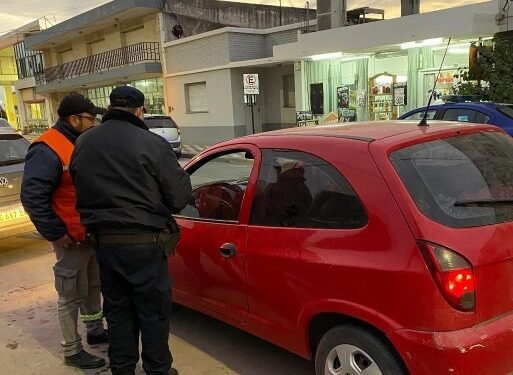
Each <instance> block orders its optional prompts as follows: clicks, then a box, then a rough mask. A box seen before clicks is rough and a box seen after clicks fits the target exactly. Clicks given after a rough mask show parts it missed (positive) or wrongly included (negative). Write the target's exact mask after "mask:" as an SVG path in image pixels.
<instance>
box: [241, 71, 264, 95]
mask: <svg viewBox="0 0 513 375" xmlns="http://www.w3.org/2000/svg"><path fill="white" fill-rule="evenodd" d="M243 80H244V95H258V94H259V93H260V88H259V82H258V74H243Z"/></svg>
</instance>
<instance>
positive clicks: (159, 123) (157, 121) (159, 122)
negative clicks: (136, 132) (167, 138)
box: [144, 117, 178, 129]
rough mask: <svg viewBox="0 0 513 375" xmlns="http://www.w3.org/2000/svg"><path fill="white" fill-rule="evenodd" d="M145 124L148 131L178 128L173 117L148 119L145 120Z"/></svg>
mask: <svg viewBox="0 0 513 375" xmlns="http://www.w3.org/2000/svg"><path fill="white" fill-rule="evenodd" d="M144 123H145V124H146V126H147V127H148V129H165V128H174V129H177V128H178V126H177V125H176V122H174V121H173V119H172V118H171V117H148V118H145V119H144Z"/></svg>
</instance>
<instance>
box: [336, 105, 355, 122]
mask: <svg viewBox="0 0 513 375" xmlns="http://www.w3.org/2000/svg"><path fill="white" fill-rule="evenodd" d="M338 121H339V122H354V121H356V111H355V110H354V109H350V108H339V110H338Z"/></svg>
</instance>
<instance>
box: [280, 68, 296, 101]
mask: <svg viewBox="0 0 513 375" xmlns="http://www.w3.org/2000/svg"><path fill="white" fill-rule="evenodd" d="M283 107H284V108H296V87H295V84H294V74H287V75H285V76H283Z"/></svg>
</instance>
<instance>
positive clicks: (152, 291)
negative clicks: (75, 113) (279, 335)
mask: <svg viewBox="0 0 513 375" xmlns="http://www.w3.org/2000/svg"><path fill="white" fill-rule="evenodd" d="M110 100H111V105H113V106H116V107H127V108H135V107H142V106H143V105H144V95H143V94H142V93H141V92H140V91H138V90H136V89H135V88H132V87H128V86H122V87H118V88H116V89H114V90H113V91H112V93H111V95H110ZM70 171H71V174H72V176H73V178H74V182H75V186H76V191H77V210H78V212H79V213H80V217H81V221H82V224H84V225H85V226H86V228H87V231H88V233H91V234H93V240H95V241H96V242H97V244H96V248H97V251H96V253H97V259H98V262H99V264H100V275H101V282H102V292H103V296H104V314H105V317H106V319H107V323H108V326H109V341H110V346H109V358H110V366H111V370H112V373H113V374H134V371H135V366H136V363H137V361H138V360H139V349H138V340H139V332H140V333H141V341H142V359H143V368H144V370H145V371H146V373H147V374H166V375H167V374H168V372H169V371H170V369H171V363H172V356H171V353H170V351H169V346H168V338H169V322H170V310H171V290H170V281H169V274H168V268H167V261H166V258H167V256H166V254H165V253H164V249H163V248H162V246H160V245H159V243H157V241H158V238H159V235H160V233H161V232H162V231H163V230H165V229H166V228H168V225H169V222H170V220H173V219H172V216H171V215H172V214H173V213H177V212H179V211H180V210H181V209H183V208H184V207H185V205H186V203H187V202H188V201H189V199H190V195H191V183H190V178H189V175H188V174H187V173H186V172H185V171H184V170H183V169H182V168H181V167H180V165H179V164H178V161H177V159H176V156H175V154H174V152H173V149H172V147H171V145H169V143H168V142H166V141H165V140H164V139H163V138H161V137H160V136H158V135H155V134H153V133H151V132H149V130H148V128H147V126H146V125H145V124H144V121H142V120H141V119H140V118H139V117H137V116H135V115H133V114H132V113H130V112H128V111H124V110H116V109H113V110H110V111H109V112H107V114H106V115H105V116H104V118H103V121H102V124H101V125H100V126H98V127H96V128H94V129H91V130H89V131H87V132H86V133H85V134H83V135H82V136H81V137H80V138H79V140H78V142H77V143H76V145H75V151H74V153H73V156H72V161H71V166H70ZM173 371H174V370H173ZM169 373H176V372H169Z"/></svg>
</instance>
